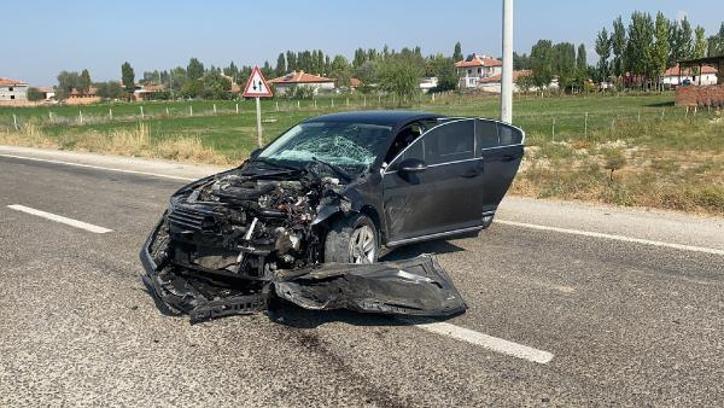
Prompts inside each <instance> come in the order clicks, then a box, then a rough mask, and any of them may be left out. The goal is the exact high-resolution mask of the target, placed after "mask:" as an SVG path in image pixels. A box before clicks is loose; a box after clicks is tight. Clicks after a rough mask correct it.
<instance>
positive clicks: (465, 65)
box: [455, 53, 503, 88]
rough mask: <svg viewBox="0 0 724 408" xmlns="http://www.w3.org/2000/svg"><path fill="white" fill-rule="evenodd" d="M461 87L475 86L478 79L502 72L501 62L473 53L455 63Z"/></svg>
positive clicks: (478, 81) (477, 83) (478, 82)
mask: <svg viewBox="0 0 724 408" xmlns="http://www.w3.org/2000/svg"><path fill="white" fill-rule="evenodd" d="M455 69H456V71H457V74H458V77H459V78H460V87H461V88H477V87H478V85H479V84H480V81H481V80H483V79H485V78H490V77H493V76H495V75H501V74H502V73H503V62H502V61H500V60H499V59H496V58H493V57H490V56H488V55H484V54H476V53H473V54H471V55H468V57H467V58H465V59H463V60H461V61H458V62H456V63H455Z"/></svg>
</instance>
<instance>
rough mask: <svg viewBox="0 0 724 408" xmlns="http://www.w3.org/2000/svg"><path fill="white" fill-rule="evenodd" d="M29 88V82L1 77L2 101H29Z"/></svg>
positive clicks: (0, 95)
mask: <svg viewBox="0 0 724 408" xmlns="http://www.w3.org/2000/svg"><path fill="white" fill-rule="evenodd" d="M29 87H30V85H29V84H28V83H27V82H23V81H18V80H16V79H10V78H2V77H0V101H23V102H24V101H27V100H28V88H29Z"/></svg>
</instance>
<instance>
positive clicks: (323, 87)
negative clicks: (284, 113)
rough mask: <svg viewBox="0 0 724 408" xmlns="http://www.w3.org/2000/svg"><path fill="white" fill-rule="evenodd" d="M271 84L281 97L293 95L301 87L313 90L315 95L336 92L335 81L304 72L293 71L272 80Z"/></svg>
mask: <svg viewBox="0 0 724 408" xmlns="http://www.w3.org/2000/svg"><path fill="white" fill-rule="evenodd" d="M269 83H270V84H273V85H274V89H275V91H276V93H277V94H279V95H286V94H287V93H290V92H291V93H293V92H294V91H295V90H296V89H297V88H299V87H305V88H311V89H313V91H314V93H315V94H317V93H319V91H332V90H334V79H331V78H326V77H323V76H318V75H312V74H307V73H306V72H304V71H292V72H290V73H288V74H286V75H284V76H281V77H278V78H274V79H272V80H271V81H269Z"/></svg>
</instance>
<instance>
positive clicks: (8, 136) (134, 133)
mask: <svg viewBox="0 0 724 408" xmlns="http://www.w3.org/2000/svg"><path fill="white" fill-rule="evenodd" d="M0 144H7V145H16V146H30V147H42V148H52V149H60V150H76V151H88V152H97V153H109V154H116V155H121V156H135V157H148V158H158V159H168V160H176V161H183V162H191V163H209V164H220V165H226V164H230V163H231V159H230V158H229V157H227V156H225V155H223V154H221V153H219V152H218V151H216V150H213V149H211V148H209V147H206V146H204V145H203V143H201V140H200V139H199V138H196V137H185V138H178V139H160V140H159V139H154V138H151V137H150V134H149V129H148V126H147V125H145V124H143V123H139V125H138V127H137V128H135V129H132V130H126V129H123V130H113V131H111V132H108V133H101V132H94V131H87V132H82V133H63V134H61V135H59V136H56V137H51V136H49V135H47V134H45V133H43V131H42V130H40V128H38V127H36V126H35V125H33V124H32V123H29V124H26V125H24V126H23V127H22V128H21V129H20V130H19V131H17V132H15V131H0Z"/></svg>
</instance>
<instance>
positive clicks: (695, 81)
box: [661, 64, 718, 86]
mask: <svg viewBox="0 0 724 408" xmlns="http://www.w3.org/2000/svg"><path fill="white" fill-rule="evenodd" d="M717 72H718V71H717V69H716V68H714V67H712V66H709V65H702V67H701V72H700V73H699V74H698V75H697V74H696V70H695V69H694V68H681V67H680V66H679V64H676V65H675V66H673V67H671V68H669V69H667V70H666V71H664V74H663V75H661V83H662V84H664V85H669V86H678V85H682V84H685V85H702V86H704V85H716V84H717Z"/></svg>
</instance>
